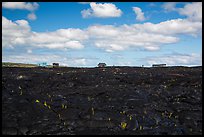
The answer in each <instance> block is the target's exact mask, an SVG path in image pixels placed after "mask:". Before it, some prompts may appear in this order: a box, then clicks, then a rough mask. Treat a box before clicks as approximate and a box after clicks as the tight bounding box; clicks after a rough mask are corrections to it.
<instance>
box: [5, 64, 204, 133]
mask: <svg viewBox="0 0 204 137" xmlns="http://www.w3.org/2000/svg"><path fill="white" fill-rule="evenodd" d="M2 131H3V134H12V135H17V134H18V135H77V134H97V135H99V134H116V135H117V134H130V135H147V134H149V135H152V134H153V135H161V134H162V135H169V134H170V135H188V134H192V135H197V134H198V135H199V134H200V135H201V134H202V67H189V68H188V67H166V68H139V67H138V68H137V67H108V68H9V67H3V68H2Z"/></svg>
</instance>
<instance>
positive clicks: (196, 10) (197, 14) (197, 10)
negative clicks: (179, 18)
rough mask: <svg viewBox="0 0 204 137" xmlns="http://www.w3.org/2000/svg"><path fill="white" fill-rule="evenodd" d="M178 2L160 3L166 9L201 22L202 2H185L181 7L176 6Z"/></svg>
mask: <svg viewBox="0 0 204 137" xmlns="http://www.w3.org/2000/svg"><path fill="white" fill-rule="evenodd" d="M177 4H178V2H167V3H164V4H163V5H162V7H163V8H164V9H165V10H166V11H176V12H178V13H179V14H180V15H184V16H186V17H187V18H188V19H189V20H191V21H200V22H202V2H192V3H186V4H185V5H184V7H183V8H178V7H176V5H177Z"/></svg>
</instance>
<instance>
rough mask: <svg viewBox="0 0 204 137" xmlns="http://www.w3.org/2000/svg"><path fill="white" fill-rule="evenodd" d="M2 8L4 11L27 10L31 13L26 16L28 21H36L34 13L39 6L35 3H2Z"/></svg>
mask: <svg viewBox="0 0 204 137" xmlns="http://www.w3.org/2000/svg"><path fill="white" fill-rule="evenodd" d="M2 7H3V8H6V9H20V10H28V11H31V13H29V14H28V15H27V18H28V19H29V20H36V19H37V16H36V15H35V13H34V11H35V10H37V9H38V8H39V4H38V3H36V2H33V3H30V2H3V3H2Z"/></svg>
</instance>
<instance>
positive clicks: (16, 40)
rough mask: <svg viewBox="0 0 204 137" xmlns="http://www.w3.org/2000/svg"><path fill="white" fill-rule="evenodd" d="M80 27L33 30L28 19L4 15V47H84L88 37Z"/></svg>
mask: <svg viewBox="0 0 204 137" xmlns="http://www.w3.org/2000/svg"><path fill="white" fill-rule="evenodd" d="M87 38H88V36H87V35H86V33H85V32H84V31H82V30H80V29H72V28H68V29H59V30H56V31H53V32H41V33H39V32H33V31H31V29H30V26H29V23H28V22H27V21H26V20H17V21H15V22H12V21H11V20H8V19H7V18H5V17H3V16H2V41H3V42H2V45H3V47H12V48H13V47H15V46H33V47H38V48H50V49H82V48H84V45H83V44H82V41H83V40H85V39H87Z"/></svg>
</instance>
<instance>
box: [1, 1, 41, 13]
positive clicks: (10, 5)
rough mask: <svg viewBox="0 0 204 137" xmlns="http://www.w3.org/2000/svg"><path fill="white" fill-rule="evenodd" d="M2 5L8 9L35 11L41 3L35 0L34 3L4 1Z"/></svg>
mask: <svg viewBox="0 0 204 137" xmlns="http://www.w3.org/2000/svg"><path fill="white" fill-rule="evenodd" d="M2 7H3V8H7V9H21V10H29V11H34V10H36V9H38V7H39V5H38V4H37V3H36V2H34V3H29V2H3V3H2Z"/></svg>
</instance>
